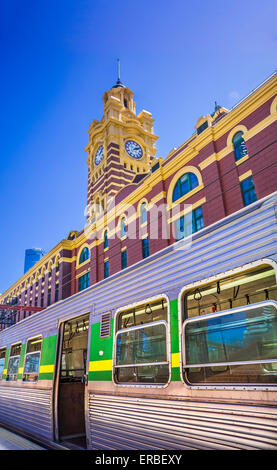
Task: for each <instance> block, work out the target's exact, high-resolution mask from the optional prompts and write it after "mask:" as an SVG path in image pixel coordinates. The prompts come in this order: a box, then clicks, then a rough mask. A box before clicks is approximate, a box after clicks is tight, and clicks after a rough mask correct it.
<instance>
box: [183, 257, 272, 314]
mask: <svg viewBox="0 0 277 470" xmlns="http://www.w3.org/2000/svg"><path fill="white" fill-rule="evenodd" d="M264 300H277V285H276V276H275V271H274V269H273V268H272V266H268V265H260V266H258V267H255V268H252V269H250V270H247V271H242V272H240V273H237V274H235V275H232V276H228V277H225V278H223V279H220V280H218V281H213V282H211V283H209V284H205V285H203V286H199V287H196V288H193V289H190V290H189V291H187V292H186V293H185V295H184V313H185V317H186V318H191V317H195V316H199V315H206V314H208V313H214V312H219V311H223V310H228V309H232V308H236V307H241V306H243V305H248V304H253V303H257V302H262V301H264Z"/></svg>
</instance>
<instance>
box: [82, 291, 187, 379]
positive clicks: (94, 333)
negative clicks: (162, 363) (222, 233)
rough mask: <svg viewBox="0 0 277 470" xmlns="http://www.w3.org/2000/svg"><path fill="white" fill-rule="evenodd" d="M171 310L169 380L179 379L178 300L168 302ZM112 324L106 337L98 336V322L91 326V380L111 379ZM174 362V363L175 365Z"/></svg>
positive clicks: (112, 323) (89, 376)
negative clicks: (172, 359)
mask: <svg viewBox="0 0 277 470" xmlns="http://www.w3.org/2000/svg"><path fill="white" fill-rule="evenodd" d="M170 310H171V354H172V355H173V356H172V357H174V363H173V364H172V370H171V381H180V380H181V378H180V365H179V335H178V301H177V299H175V300H172V301H171V302H170ZM113 326H114V320H113V319H112V320H111V334H110V336H109V337H108V338H100V323H95V324H93V325H92V327H91V348H90V358H89V374H88V378H89V380H91V381H100V380H102V381H111V380H112V354H113ZM175 364H176V365H175Z"/></svg>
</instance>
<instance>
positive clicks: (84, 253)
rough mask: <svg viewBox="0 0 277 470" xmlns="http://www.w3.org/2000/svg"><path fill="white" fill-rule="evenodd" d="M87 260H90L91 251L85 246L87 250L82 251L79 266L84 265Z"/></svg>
mask: <svg viewBox="0 0 277 470" xmlns="http://www.w3.org/2000/svg"><path fill="white" fill-rule="evenodd" d="M87 259H89V249H88V247H87V246H85V248H83V249H82V252H81V255H80V260H79V264H81V263H83V262H84V261H86V260H87Z"/></svg>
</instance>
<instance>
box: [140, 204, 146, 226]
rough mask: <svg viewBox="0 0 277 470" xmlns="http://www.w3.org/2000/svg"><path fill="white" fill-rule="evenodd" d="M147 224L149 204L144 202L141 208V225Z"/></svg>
mask: <svg viewBox="0 0 277 470" xmlns="http://www.w3.org/2000/svg"><path fill="white" fill-rule="evenodd" d="M145 222H147V204H146V202H143V203H142V204H141V206H140V223H141V224H144V223H145Z"/></svg>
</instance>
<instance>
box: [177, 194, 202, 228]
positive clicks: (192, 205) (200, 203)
mask: <svg viewBox="0 0 277 470" xmlns="http://www.w3.org/2000/svg"><path fill="white" fill-rule="evenodd" d="M205 202H206V198H205V197H202V198H201V199H199V200H198V201H196V202H195V203H194V204H190V205H189V206H190V207H185V208H183V209H181V210H180V211H179V212H178V213H177V214H174V215H173V216H172V217H170V218H169V219H168V223H169V224H171V223H172V222H175V220H178V219H179V218H180V217H182V216H183V215H185V214H187V213H188V212H190V211H193V210H194V209H197V207H200V206H202V205H203V204H205Z"/></svg>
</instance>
